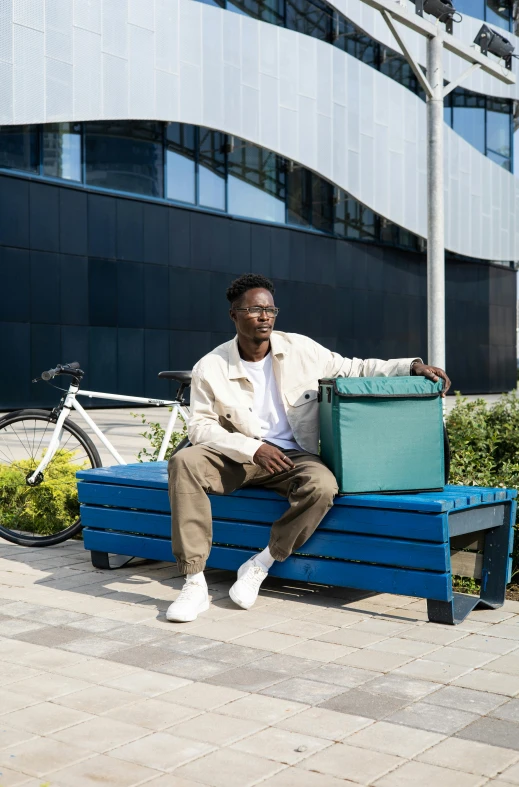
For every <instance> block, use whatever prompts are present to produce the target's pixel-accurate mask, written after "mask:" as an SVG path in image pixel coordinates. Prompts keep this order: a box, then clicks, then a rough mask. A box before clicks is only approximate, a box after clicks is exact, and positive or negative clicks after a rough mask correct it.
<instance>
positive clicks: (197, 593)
mask: <svg viewBox="0 0 519 787" xmlns="http://www.w3.org/2000/svg"><path fill="white" fill-rule="evenodd" d="M208 609H209V594H208V591H207V585H205V586H204V585H201V584H200V583H198V582H188V581H186V583H185V584H184V587H183V588H182V590H181V591H180V595H179V596H178V598H177V599H176V601H174V602H173V604H170V606H169V607H168V611H167V612H166V617H167V619H168V620H171V621H172V622H176V623H188V622H189V621H191V620H196V618H197V617H198V615H199V614H200V612H206V610H208Z"/></svg>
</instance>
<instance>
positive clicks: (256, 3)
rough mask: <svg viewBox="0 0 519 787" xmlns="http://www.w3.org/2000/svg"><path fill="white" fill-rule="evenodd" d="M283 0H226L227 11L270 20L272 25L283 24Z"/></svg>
mask: <svg viewBox="0 0 519 787" xmlns="http://www.w3.org/2000/svg"><path fill="white" fill-rule="evenodd" d="M283 5H284V4H283V0H232V2H231V0H227V8H228V9H229V11H236V12H237V13H242V14H246V15H247V16H252V17H253V18H254V19H259V20H260V21H261V22H270V24H272V25H281V26H283V25H284V24H285V12H284V8H283Z"/></svg>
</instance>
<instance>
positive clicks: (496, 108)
mask: <svg viewBox="0 0 519 787" xmlns="http://www.w3.org/2000/svg"><path fill="white" fill-rule="evenodd" d="M510 125H511V122H510V109H509V102H508V101H502V100H500V99H493V98H490V97H489V98H487V152H489V151H491V152H492V153H498V154H499V155H500V156H503V157H504V158H510V152H511V151H510V145H511V140H510V136H511V134H510V131H511V128H510Z"/></svg>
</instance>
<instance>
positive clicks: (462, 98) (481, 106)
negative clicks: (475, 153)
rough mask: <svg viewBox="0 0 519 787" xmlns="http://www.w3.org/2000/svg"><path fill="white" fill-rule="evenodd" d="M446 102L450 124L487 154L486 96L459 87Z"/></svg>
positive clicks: (481, 151)
mask: <svg viewBox="0 0 519 787" xmlns="http://www.w3.org/2000/svg"><path fill="white" fill-rule="evenodd" d="M445 103H446V105H447V106H448V109H446V113H445V116H446V119H447V122H448V123H449V125H450V126H452V128H453V129H454V131H455V132H456V133H457V134H459V135H460V137H463V139H465V140H466V141H467V142H468V143H469V144H470V145H472V146H473V147H475V148H476V150H479V152H480V153H483V155H485V96H481V95H479V94H477V93H469V92H468V91H466V90H463V89H459V88H458V89H457V90H453V91H452V93H450V94H449V96H448V97H447V99H446V102H445ZM449 110H450V115H449Z"/></svg>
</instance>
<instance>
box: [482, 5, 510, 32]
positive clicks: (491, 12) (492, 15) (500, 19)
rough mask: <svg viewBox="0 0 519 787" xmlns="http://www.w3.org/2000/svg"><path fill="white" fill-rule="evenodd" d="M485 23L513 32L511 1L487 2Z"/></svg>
mask: <svg viewBox="0 0 519 787" xmlns="http://www.w3.org/2000/svg"><path fill="white" fill-rule="evenodd" d="M485 19H486V21H487V22H491V23H492V24H493V25H496V27H502V28H503V29H504V30H509V31H511V30H513V0H487V7H486V15H485Z"/></svg>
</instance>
